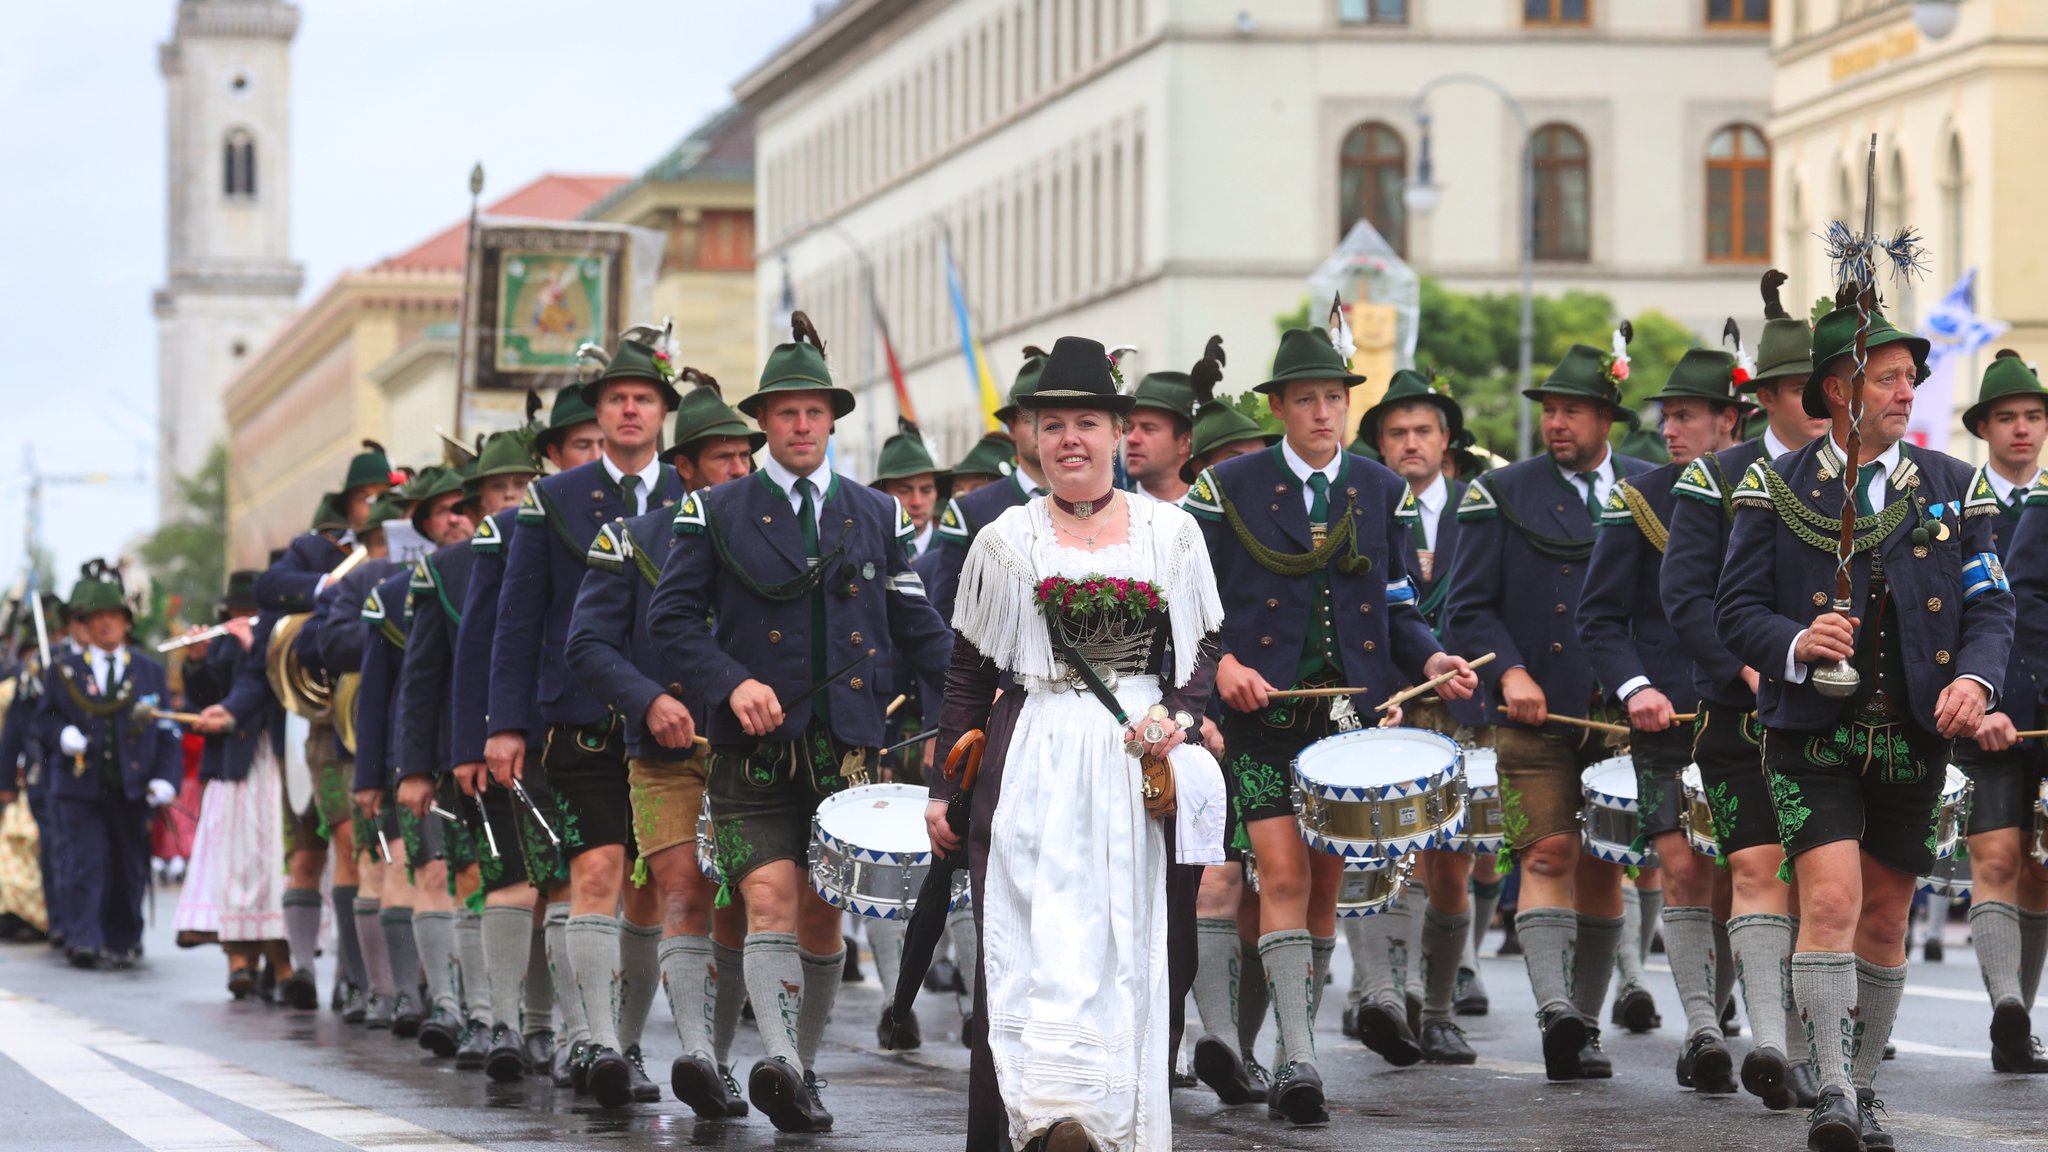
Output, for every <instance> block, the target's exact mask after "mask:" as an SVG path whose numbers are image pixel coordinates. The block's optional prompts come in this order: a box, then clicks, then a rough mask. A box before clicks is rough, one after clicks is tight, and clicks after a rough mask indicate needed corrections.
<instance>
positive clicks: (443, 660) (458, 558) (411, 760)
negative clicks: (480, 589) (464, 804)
mask: <svg viewBox="0 0 2048 1152" xmlns="http://www.w3.org/2000/svg"><path fill="white" fill-rule="evenodd" d="M470 544H471V541H469V540H458V541H456V542H455V543H453V544H446V545H443V546H441V547H439V548H436V549H435V550H434V551H433V552H432V553H430V554H429V555H426V556H423V557H421V558H420V559H419V560H417V561H415V562H414V564H413V568H412V582H411V585H410V597H409V603H410V605H411V607H410V608H409V609H408V612H407V615H408V616H409V617H410V618H411V621H412V623H411V625H410V626H409V630H408V631H407V633H406V643H405V664H404V666H403V668H402V670H401V671H400V673H399V689H398V710H399V713H400V715H401V717H402V719H401V720H400V722H399V728H400V730H401V731H403V732H404V733H405V740H404V742H403V743H402V744H398V745H395V747H396V748H397V750H398V755H397V760H396V765H395V770H394V771H393V773H392V778H393V779H398V780H402V779H404V778H405V777H407V776H411V775H414V774H416V773H422V772H425V773H431V774H433V775H435V776H439V775H441V774H442V773H444V772H446V771H447V770H448V769H450V768H452V767H454V764H455V762H454V761H452V760H450V759H449V758H448V757H449V753H450V749H451V740H452V737H453V733H454V727H453V723H452V721H451V717H452V716H453V708H452V704H453V701H454V690H455V643H456V637H457V636H458V635H459V633H460V630H461V627H462V612H461V609H460V608H458V607H457V605H459V604H461V603H462V598H463V595H464V594H465V593H467V592H468V591H469V575H470V570H471V569H472V568H474V567H475V565H476V552H475V550H474V549H473V548H471V547H470Z"/></svg>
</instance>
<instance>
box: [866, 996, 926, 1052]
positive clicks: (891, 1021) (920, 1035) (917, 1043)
mask: <svg viewBox="0 0 2048 1152" xmlns="http://www.w3.org/2000/svg"><path fill="white" fill-rule="evenodd" d="M875 1039H876V1040H877V1041H879V1042H880V1043H881V1045H882V1049H883V1051H886V1052H915V1051H917V1050H918V1049H919V1048H922V1047H924V1029H923V1028H922V1027H920V1026H919V1025H918V1023H917V1010H916V1009H914V1008H913V1009H911V1010H910V1011H909V1012H907V1013H905V1014H904V1016H903V1022H902V1023H901V1024H898V1023H897V1022H896V1013H895V1012H894V1011H893V1009H892V1008H891V1007H889V1006H886V1005H885V1006H884V1007H883V1008H882V1018H881V1019H880V1020H879V1021H877V1022H876V1023H875Z"/></svg>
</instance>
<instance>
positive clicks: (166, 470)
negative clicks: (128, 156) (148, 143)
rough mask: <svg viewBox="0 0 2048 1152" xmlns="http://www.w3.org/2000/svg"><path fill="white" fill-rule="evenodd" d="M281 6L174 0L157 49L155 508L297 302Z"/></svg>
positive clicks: (216, 434)
mask: <svg viewBox="0 0 2048 1152" xmlns="http://www.w3.org/2000/svg"><path fill="white" fill-rule="evenodd" d="M298 28H299V10H298V8H297V7H295V6H294V5H292V4H289V3H285V2H284V0H179V3H178V15H177V27H176V28H175V30H174V31H173V32H172V35H171V39H170V41H169V42H168V43H166V44H162V45H160V46H159V47H158V51H157V67H158V70H159V71H161V72H162V73H163V77H164V87H165V95H166V100H165V108H166V111H167V113H168V121H169V122H168V130H169V147H168V148H167V149H166V158H167V160H168V168H169V172H168V177H169V178H168V180H167V181H166V183H165V189H166V195H167V208H168V215H167V219H166V221H165V224H166V244H165V255H166V265H165V269H164V286H163V287H162V288H159V289H158V290H157V293H156V318H157V374H158V399H159V405H160V411H159V417H158V436H159V438H160V439H159V443H158V449H159V450H158V454H157V466H158V472H157V475H158V479H157V491H158V504H159V506H160V508H161V510H162V511H163V512H164V513H165V514H166V515H169V514H170V513H171V512H173V511H174V510H175V509H174V508H173V507H172V505H173V504H174V503H175V501H176V496H175V493H176V484H175V483H174V478H175V477H177V476H181V475H189V474H190V473H192V472H193V471H195V470H197V469H198V468H199V466H200V465H201V464H203V463H204V462H205V460H206V454H207V452H208V451H209V450H210V449H211V448H212V447H213V445H214V444H215V443H216V442H217V441H219V440H221V439H222V438H223V437H224V436H225V434H226V421H225V419H224V417H223V415H222V411H221V393H222V391H223V390H224V389H225V388H226V387H227V384H228V382H229V381H230V380H232V379H234V377H235V376H236V375H237V374H238V373H239V372H240V371H241V370H242V368H243V366H244V365H246V364H247V363H248V360H249V357H251V356H253V355H254V354H255V353H256V351H257V350H258V349H260V348H261V347H262V346H263V345H264V343H265V342H267V341H268V340H269V339H270V337H271V335H272V334H273V333H274V332H276V331H277V329H278V328H279V327H280V326H281V325H282V324H283V323H284V322H285V321H286V320H288V319H290V318H291V315H292V312H293V309H294V308H295V307H296V304H297V300H298V294H299V285H300V283H301V282H302V281H303V279H304V270H303V269H302V268H301V267H300V266H299V265H298V264H296V263H294V262H293V261H292V258H291V196H290V177H291V45H292V37H293V36H294V35H295V34H296V33H297V32H298Z"/></svg>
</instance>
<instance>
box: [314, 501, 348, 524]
mask: <svg viewBox="0 0 2048 1152" xmlns="http://www.w3.org/2000/svg"><path fill="white" fill-rule="evenodd" d="M340 496H341V494H340V493H338V492H322V493H321V494H320V504H319V506H318V507H316V508H314V509H313V526H312V531H315V532H346V531H348V517H346V516H343V515H342V514H341V499H340Z"/></svg>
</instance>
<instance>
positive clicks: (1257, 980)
mask: <svg viewBox="0 0 2048 1152" xmlns="http://www.w3.org/2000/svg"><path fill="white" fill-rule="evenodd" d="M1272 1007H1273V992H1272V989H1270V988H1268V987H1266V960H1265V957H1264V956H1262V955H1261V954H1260V952H1259V945H1258V942H1257V941H1253V940H1246V939H1244V938H1242V937H1239V938H1238V943H1237V1050H1238V1051H1240V1052H1243V1053H1246V1054H1247V1056H1249V1054H1250V1053H1251V1051H1252V1050H1253V1049H1254V1048H1256V1047H1257V1046H1258V1043H1259V1033H1260V1032H1261V1031H1263V1030H1264V1029H1265V1027H1266V1013H1267V1011H1268V1010H1270V1009H1271V1008H1272Z"/></svg>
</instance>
